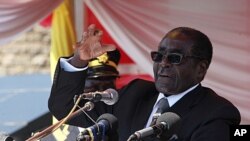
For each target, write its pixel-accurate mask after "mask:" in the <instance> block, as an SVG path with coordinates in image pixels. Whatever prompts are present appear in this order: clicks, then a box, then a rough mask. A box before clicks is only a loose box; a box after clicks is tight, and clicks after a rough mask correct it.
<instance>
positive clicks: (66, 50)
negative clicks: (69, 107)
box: [50, 0, 76, 141]
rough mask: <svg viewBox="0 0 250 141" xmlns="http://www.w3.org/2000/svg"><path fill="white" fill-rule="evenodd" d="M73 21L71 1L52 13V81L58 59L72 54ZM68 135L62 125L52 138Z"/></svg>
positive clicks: (67, 130)
mask: <svg viewBox="0 0 250 141" xmlns="http://www.w3.org/2000/svg"><path fill="white" fill-rule="evenodd" d="M73 21H74V20H73V1H72V0H64V1H63V3H62V4H61V5H60V6H59V7H58V8H56V9H55V10H54V11H53V18H52V26H51V50H50V63H51V64H50V67H51V78H52V79H53V76H54V72H55V68H56V64H57V61H58V59H59V58H60V57H62V56H69V55H71V54H72V53H73V47H72V45H73V44H75V42H76V34H75V27H74V22H73ZM56 122H57V120H56V118H54V117H53V124H54V123H56ZM68 135H69V126H68V125H63V126H61V127H60V128H59V129H58V130H56V131H55V132H54V133H53V138H54V139H56V140H57V141H65V140H66V139H67V136H68Z"/></svg>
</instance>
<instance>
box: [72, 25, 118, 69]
mask: <svg viewBox="0 0 250 141" xmlns="http://www.w3.org/2000/svg"><path fill="white" fill-rule="evenodd" d="M102 35H103V32H102V31H100V30H98V29H96V27H95V25H94V24H92V25H90V26H89V27H88V32H84V33H83V35H82V40H81V41H80V42H77V43H76V45H74V46H73V47H74V50H75V53H74V56H73V58H72V59H71V61H70V63H71V64H72V65H73V66H75V67H84V66H86V65H87V64H88V61H89V60H90V59H93V58H96V57H98V56H100V55H102V54H104V53H106V52H108V51H113V50H115V46H114V45H112V44H111V45H110V44H109V45H107V44H102V43H101V39H102Z"/></svg>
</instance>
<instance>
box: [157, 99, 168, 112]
mask: <svg viewBox="0 0 250 141" xmlns="http://www.w3.org/2000/svg"><path fill="white" fill-rule="evenodd" d="M157 105H158V109H157V111H156V113H162V112H164V111H165V110H167V109H168V108H169V104H168V100H167V99H166V98H161V99H160V100H159V102H158V104H157Z"/></svg>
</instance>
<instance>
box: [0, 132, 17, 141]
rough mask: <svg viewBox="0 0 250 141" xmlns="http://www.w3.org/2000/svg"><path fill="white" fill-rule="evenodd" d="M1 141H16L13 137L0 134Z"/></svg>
mask: <svg viewBox="0 0 250 141" xmlns="http://www.w3.org/2000/svg"><path fill="white" fill-rule="evenodd" d="M0 141H14V139H13V138H12V137H10V136H9V135H6V134H5V133H1V132H0Z"/></svg>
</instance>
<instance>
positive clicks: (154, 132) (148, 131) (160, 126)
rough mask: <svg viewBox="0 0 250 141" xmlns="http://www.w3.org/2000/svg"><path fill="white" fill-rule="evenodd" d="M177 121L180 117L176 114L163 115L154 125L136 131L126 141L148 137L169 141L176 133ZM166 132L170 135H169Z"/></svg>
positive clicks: (136, 140) (137, 140) (135, 140)
mask: <svg viewBox="0 0 250 141" xmlns="http://www.w3.org/2000/svg"><path fill="white" fill-rule="evenodd" d="M179 121H180V117H179V116H178V115H177V114H175V113H172V112H167V113H164V114H162V115H161V116H159V118H158V119H157V121H156V124H155V125H153V126H150V127H147V128H144V129H142V130H139V131H136V132H135V133H134V134H132V135H131V136H130V137H129V138H128V140H127V141H139V140H141V139H143V138H146V137H148V136H153V137H155V136H157V137H158V138H160V137H163V138H166V139H169V138H170V137H171V136H173V134H174V133H175V132H176V130H177V124H178V123H179ZM172 130H173V131H172ZM168 132H171V133H170V134H169V133H168ZM165 134H166V135H165Z"/></svg>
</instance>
